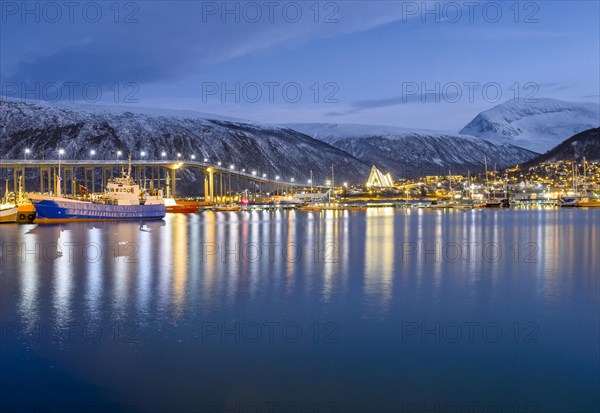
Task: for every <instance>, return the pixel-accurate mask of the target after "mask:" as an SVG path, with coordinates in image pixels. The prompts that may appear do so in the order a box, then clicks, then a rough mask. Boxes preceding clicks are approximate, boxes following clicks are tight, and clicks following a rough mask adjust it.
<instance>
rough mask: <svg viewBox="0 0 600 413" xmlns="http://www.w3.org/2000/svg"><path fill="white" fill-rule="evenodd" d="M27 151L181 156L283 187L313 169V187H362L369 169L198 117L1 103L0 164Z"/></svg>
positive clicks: (294, 141) (245, 126) (293, 140)
mask: <svg viewBox="0 0 600 413" xmlns="http://www.w3.org/2000/svg"><path fill="white" fill-rule="evenodd" d="M26 148H30V150H31V154H30V155H29V158H30V159H34V158H40V157H42V156H45V157H46V158H54V159H57V157H58V150H59V148H62V149H64V150H65V155H64V157H65V158H68V159H89V156H90V155H89V153H90V150H91V149H94V150H95V151H96V155H95V157H94V158H95V159H115V158H116V153H117V151H118V150H121V151H122V152H123V154H124V156H125V155H126V154H128V153H131V154H133V156H134V158H135V157H138V158H139V156H140V153H141V151H145V152H146V154H147V155H146V156H147V157H148V158H149V159H161V152H162V151H165V152H166V153H167V154H168V157H169V158H174V157H175V156H176V154H177V153H181V154H182V156H183V157H184V159H188V160H189V159H190V156H191V155H192V154H194V155H195V156H196V159H202V158H205V157H206V158H209V159H210V160H211V161H212V162H215V163H216V162H217V161H221V162H222V163H223V164H224V165H229V164H234V165H235V166H236V167H237V168H245V169H246V170H248V171H250V170H256V171H258V172H259V173H266V174H268V175H269V176H271V177H273V176H275V175H280V176H281V177H282V179H284V178H291V177H295V178H296V179H297V180H300V179H307V177H308V176H309V171H310V170H311V169H312V170H313V174H314V177H315V182H318V183H321V182H323V181H324V180H325V179H327V178H328V177H329V176H330V174H331V164H334V165H335V174H336V176H338V177H339V178H340V179H344V180H347V181H349V182H362V181H363V180H365V179H366V178H367V176H368V173H369V167H370V165H367V164H365V163H364V162H362V161H360V160H358V159H356V158H354V157H352V156H351V155H349V154H347V153H346V152H343V151H342V150H340V149H337V148H334V147H332V146H330V145H328V144H326V143H324V142H321V141H319V140H316V139H313V138H311V137H309V136H306V135H304V134H302V133H300V132H297V131H294V130H291V129H287V128H281V127H275V126H268V125H259V124H250V123H243V122H236V121H226V120H219V119H205V118H202V117H199V116H194V117H192V116H187V115H181V116H175V115H173V114H172V113H169V115H168V116H163V115H158V114H148V113H133V112H128V111H122V110H115V111H111V110H110V107H108V108H103V109H102V110H99V109H98V108H94V107H92V108H88V107H87V106H86V105H83V106H81V107H80V108H78V107H77V106H74V105H70V106H56V105H48V104H38V103H24V102H12V101H2V100H0V157H1V158H4V159H20V158H23V156H24V151H25V149H26ZM181 175H182V177H183V178H184V181H186V182H182V184H183V185H178V188H182V189H183V188H196V187H198V188H199V187H200V186H201V185H200V184H198V183H194V182H193V181H194V180H195V179H196V178H197V177H195V176H193V174H191V173H189V172H188V171H183V172H182V174H181Z"/></svg>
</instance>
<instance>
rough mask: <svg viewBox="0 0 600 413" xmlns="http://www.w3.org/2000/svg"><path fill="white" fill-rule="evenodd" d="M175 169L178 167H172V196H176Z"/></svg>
mask: <svg viewBox="0 0 600 413" xmlns="http://www.w3.org/2000/svg"><path fill="white" fill-rule="evenodd" d="M175 171H176V169H175V168H173V169H171V196H172V197H173V198H175V184H176V183H175Z"/></svg>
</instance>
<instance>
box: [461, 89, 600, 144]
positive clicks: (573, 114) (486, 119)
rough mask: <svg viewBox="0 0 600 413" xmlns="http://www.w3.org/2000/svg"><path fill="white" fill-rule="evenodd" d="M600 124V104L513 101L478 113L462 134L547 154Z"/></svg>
mask: <svg viewBox="0 0 600 413" xmlns="http://www.w3.org/2000/svg"><path fill="white" fill-rule="evenodd" d="M599 125H600V105H598V104H597V103H574V102H565V101H562V100H557V99H537V102H535V103H523V102H516V101H514V100H509V101H508V102H505V103H503V104H501V105H498V106H495V107H493V108H492V109H490V110H486V111H484V112H481V113H480V114H479V115H477V116H476V117H475V118H474V119H473V120H472V121H471V122H470V123H469V124H468V125H467V126H465V127H464V128H463V129H462V130H461V131H460V133H461V134H466V135H473V136H477V137H480V138H483V139H487V140H490V141H493V142H496V143H510V144H513V145H516V146H521V147H523V148H527V149H530V150H532V151H534V152H539V153H543V152H546V151H547V150H550V149H551V148H553V147H554V146H556V145H558V144H559V143H561V142H563V141H564V140H566V139H568V138H569V137H571V136H573V135H574V134H576V133H579V132H581V131H584V130H587V129H591V128H595V127H598V126H599Z"/></svg>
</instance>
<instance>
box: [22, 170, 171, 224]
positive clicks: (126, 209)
mask: <svg viewBox="0 0 600 413" xmlns="http://www.w3.org/2000/svg"><path fill="white" fill-rule="evenodd" d="M59 169H60V168H59ZM56 187H57V193H56V195H44V194H34V193H31V194H29V198H30V199H31V201H32V202H33V204H34V206H35V211H36V214H37V216H36V219H35V222H37V223H46V222H48V223H52V222H68V221H104V220H108V221H112V220H114V221H118V220H133V219H136V220H138V219H139V220H151V219H162V218H164V217H165V214H166V207H165V203H164V199H163V193H162V190H161V189H158V190H150V191H146V190H145V189H141V188H140V186H139V185H138V184H137V183H136V182H135V181H134V180H133V179H132V178H131V163H130V165H129V169H128V171H127V173H126V174H125V173H123V176H122V177H120V178H115V179H112V180H110V181H109V182H108V184H107V185H106V190H105V192H104V193H103V194H100V195H98V196H95V195H90V194H89V193H87V190H86V191H85V193H84V194H83V196H82V197H66V196H62V195H61V193H60V175H59V176H58V177H57V185H56ZM80 192H81V191H80Z"/></svg>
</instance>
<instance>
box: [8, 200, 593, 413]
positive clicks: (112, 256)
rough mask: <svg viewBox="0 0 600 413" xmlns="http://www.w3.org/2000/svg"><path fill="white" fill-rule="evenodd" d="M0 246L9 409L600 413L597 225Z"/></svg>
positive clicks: (63, 234)
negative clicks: (0, 247)
mask: <svg viewBox="0 0 600 413" xmlns="http://www.w3.org/2000/svg"><path fill="white" fill-rule="evenodd" d="M0 234H1V238H2V267H1V269H2V272H1V276H0V288H1V289H0V294H1V301H0V310H1V313H0V316H1V327H2V330H1V333H2V334H1V350H0V355H1V362H0V397H1V400H2V405H3V408H7V410H8V411H115V412H121V411H123V412H125V411H143V412H166V411H171V412H207V413H208V412H224V411H228V412H273V413H275V412H284V411H287V412H297V411H302V412H333V411H338V412H346V411H352V412H354V411H356V412H363V411H364V412H367V411H378V412H383V411H390V412H391V411H394V412H424V411H436V412H474V413H475V412H483V411H487V412H496V411H502V412H552V411H556V412H592V411H598V409H600V401H599V398H600V360H599V351H600V350H599V348H600V340H599V331H600V325H599V318H600V301H599V278H600V210H566V209H561V210H558V209H552V210H516V211H515V210H511V211H505V210H497V211H445V212H444V211H425V210H411V211H406V210H394V209H370V210H368V211H356V212H349V211H330V212H321V213H309V212H272V211H269V212H262V211H261V212H249V213H212V212H208V213H203V214H198V215H189V216H186V215H169V216H168V217H167V218H166V219H165V220H164V222H161V223H151V224H148V225H147V226H140V225H139V224H136V223H117V224H106V223H97V224H90V223H73V224H65V225H60V226H35V225H23V226H16V225H4V226H2V227H0Z"/></svg>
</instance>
